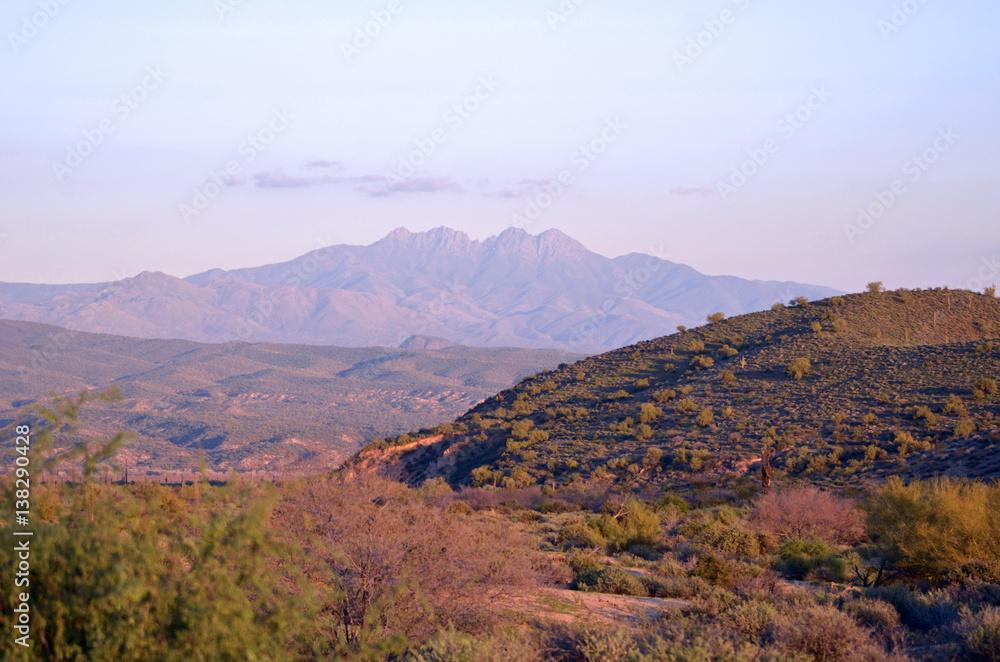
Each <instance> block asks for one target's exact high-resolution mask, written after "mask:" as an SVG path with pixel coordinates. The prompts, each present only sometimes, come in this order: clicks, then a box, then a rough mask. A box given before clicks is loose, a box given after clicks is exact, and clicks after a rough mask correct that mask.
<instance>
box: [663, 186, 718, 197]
mask: <svg viewBox="0 0 1000 662" xmlns="http://www.w3.org/2000/svg"><path fill="white" fill-rule="evenodd" d="M670 192H671V193H672V194H673V195H715V190H714V189H711V188H709V187H707V186H678V187H677V188H672V189H670Z"/></svg>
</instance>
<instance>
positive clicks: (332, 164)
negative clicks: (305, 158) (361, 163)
mask: <svg viewBox="0 0 1000 662" xmlns="http://www.w3.org/2000/svg"><path fill="white" fill-rule="evenodd" d="M305 167H307V168H335V169H336V170H343V169H344V164H343V163H341V162H340V161H326V160H323V159H320V160H318V161H309V162H308V163H306V166H305Z"/></svg>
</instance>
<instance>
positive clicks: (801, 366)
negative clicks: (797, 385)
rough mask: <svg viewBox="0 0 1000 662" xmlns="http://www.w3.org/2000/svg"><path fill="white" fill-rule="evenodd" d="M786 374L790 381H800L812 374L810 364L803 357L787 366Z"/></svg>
mask: <svg viewBox="0 0 1000 662" xmlns="http://www.w3.org/2000/svg"><path fill="white" fill-rule="evenodd" d="M786 372H787V373H788V376H789V377H791V378H792V379H802V378H803V377H805V376H806V375H808V374H809V373H810V372H812V363H811V362H810V361H809V359H807V358H805V357H801V358H797V359H795V360H794V361H792V362H791V363H790V364H788V367H787V368H786Z"/></svg>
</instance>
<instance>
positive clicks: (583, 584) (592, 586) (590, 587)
mask: <svg viewBox="0 0 1000 662" xmlns="http://www.w3.org/2000/svg"><path fill="white" fill-rule="evenodd" d="M575 585H576V588H577V589H578V590H580V591H588V592H592V593H611V594H614V595H634V596H639V597H646V596H647V595H649V592H648V591H647V590H646V585H645V584H644V583H643V581H642V580H641V579H640V578H639V577H637V576H635V575H634V574H632V573H631V572H627V571H625V570H622V569H621V568H601V569H599V570H588V571H585V572H583V573H581V574H580V575H578V576H577V578H576V584H575Z"/></svg>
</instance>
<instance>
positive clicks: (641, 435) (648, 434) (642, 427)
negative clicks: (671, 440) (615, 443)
mask: <svg viewBox="0 0 1000 662" xmlns="http://www.w3.org/2000/svg"><path fill="white" fill-rule="evenodd" d="M652 437H653V428H651V427H649V426H648V425H646V424H645V423H640V424H639V425H638V427H636V429H635V438H636V439H638V440H639V441H649V440H650V439H652Z"/></svg>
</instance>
